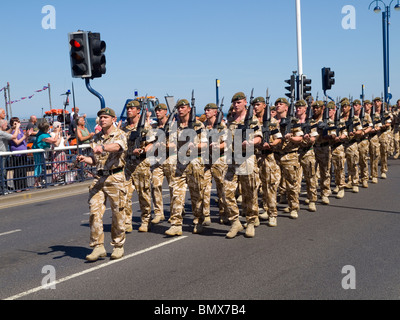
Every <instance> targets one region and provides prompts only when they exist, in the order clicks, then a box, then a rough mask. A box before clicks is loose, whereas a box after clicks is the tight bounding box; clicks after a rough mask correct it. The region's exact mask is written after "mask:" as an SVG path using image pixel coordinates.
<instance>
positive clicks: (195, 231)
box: [192, 223, 203, 234]
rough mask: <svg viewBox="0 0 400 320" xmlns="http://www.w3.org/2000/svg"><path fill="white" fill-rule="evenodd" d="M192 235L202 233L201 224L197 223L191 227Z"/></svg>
mask: <svg viewBox="0 0 400 320" xmlns="http://www.w3.org/2000/svg"><path fill="white" fill-rule="evenodd" d="M192 233H193V234H201V233H203V225H202V224H201V223H197V224H195V225H194V227H193V232H192Z"/></svg>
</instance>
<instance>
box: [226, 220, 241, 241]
mask: <svg viewBox="0 0 400 320" xmlns="http://www.w3.org/2000/svg"><path fill="white" fill-rule="evenodd" d="M242 230H243V226H242V224H241V223H240V221H239V220H235V221H234V222H233V223H232V227H231V230H229V232H228V233H227V234H226V238H228V239H233V238H235V237H236V235H237V234H238V232H239V231H242Z"/></svg>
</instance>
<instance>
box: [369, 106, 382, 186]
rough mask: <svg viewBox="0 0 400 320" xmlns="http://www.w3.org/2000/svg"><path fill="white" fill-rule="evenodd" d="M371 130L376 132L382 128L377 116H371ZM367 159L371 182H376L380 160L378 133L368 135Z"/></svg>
mask: <svg viewBox="0 0 400 320" xmlns="http://www.w3.org/2000/svg"><path fill="white" fill-rule="evenodd" d="M371 120H373V124H372V125H373V129H376V130H378V129H379V128H381V127H382V122H381V118H380V115H379V114H374V115H373V119H371ZM368 139H369V157H370V166H371V177H372V182H373V183H377V182H378V180H377V179H378V169H379V160H380V158H381V152H380V145H379V132H373V133H370V134H369V137H368Z"/></svg>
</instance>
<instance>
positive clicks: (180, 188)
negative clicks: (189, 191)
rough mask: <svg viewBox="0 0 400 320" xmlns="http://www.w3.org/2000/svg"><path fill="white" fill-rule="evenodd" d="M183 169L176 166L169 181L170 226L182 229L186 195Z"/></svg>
mask: <svg viewBox="0 0 400 320" xmlns="http://www.w3.org/2000/svg"><path fill="white" fill-rule="evenodd" d="M184 170H185V167H182V166H181V165H177V166H176V171H175V173H174V175H173V178H172V181H171V188H172V199H171V209H170V210H171V218H170V222H171V225H172V226H176V227H180V228H182V223H183V218H182V211H183V208H184V206H185V195H186V172H185V171H184Z"/></svg>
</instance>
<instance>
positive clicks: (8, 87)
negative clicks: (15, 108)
mask: <svg viewBox="0 0 400 320" xmlns="http://www.w3.org/2000/svg"><path fill="white" fill-rule="evenodd" d="M7 91H8V104H9V106H10V116H11V118H12V110H11V95H10V83H9V82H7ZM8 119H9V117H8V112H7V121H8Z"/></svg>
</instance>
